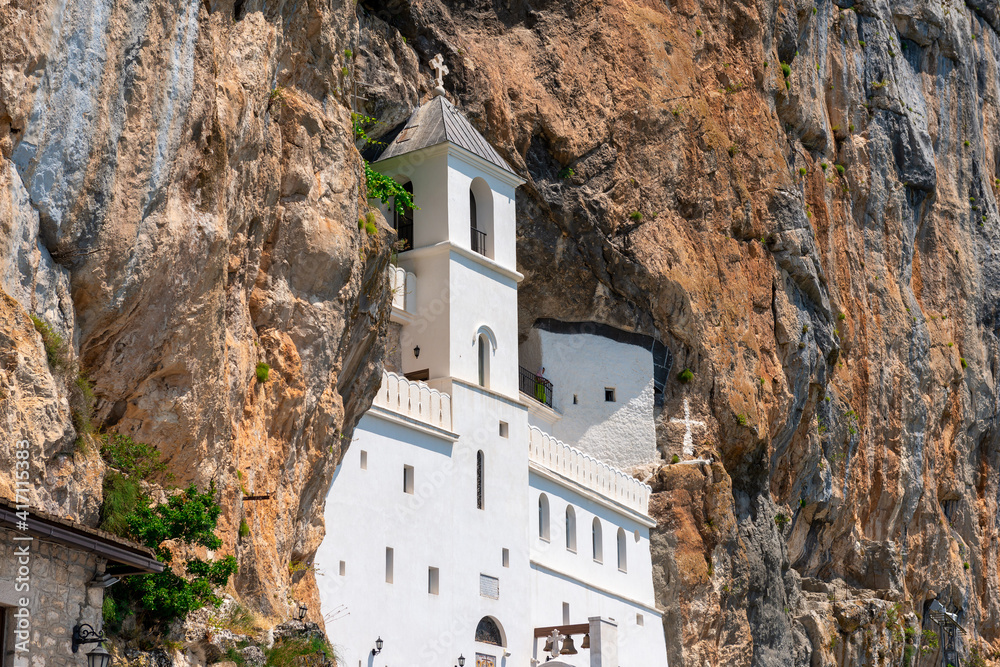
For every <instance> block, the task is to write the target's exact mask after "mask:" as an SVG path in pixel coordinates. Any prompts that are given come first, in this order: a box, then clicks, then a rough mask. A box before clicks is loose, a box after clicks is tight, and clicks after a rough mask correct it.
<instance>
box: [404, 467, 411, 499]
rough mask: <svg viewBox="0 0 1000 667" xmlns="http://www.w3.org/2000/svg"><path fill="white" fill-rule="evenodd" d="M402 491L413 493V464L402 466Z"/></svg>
mask: <svg viewBox="0 0 1000 667" xmlns="http://www.w3.org/2000/svg"><path fill="white" fill-rule="evenodd" d="M403 493H413V466H403Z"/></svg>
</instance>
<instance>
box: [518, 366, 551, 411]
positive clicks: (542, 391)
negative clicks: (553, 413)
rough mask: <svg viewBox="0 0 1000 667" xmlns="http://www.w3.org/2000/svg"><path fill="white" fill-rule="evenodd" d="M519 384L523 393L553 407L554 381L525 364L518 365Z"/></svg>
mask: <svg viewBox="0 0 1000 667" xmlns="http://www.w3.org/2000/svg"><path fill="white" fill-rule="evenodd" d="M517 370H518V385H519V389H520V390H521V393H522V394H527V395H528V396H530V397H531V398H533V399H535V400H536V401H538V402H539V403H541V404H542V405H547V406H549V407H550V408H551V407H552V383H551V382H549V381H548V380H546V379H545V378H543V377H538V376H537V375H536V374H534V373H532V372H531V371H529V370H528V369H527V368H525V367H524V366H518V367H517Z"/></svg>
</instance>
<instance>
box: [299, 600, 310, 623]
mask: <svg viewBox="0 0 1000 667" xmlns="http://www.w3.org/2000/svg"><path fill="white" fill-rule="evenodd" d="M307 611H308V608H307V607H306V606H305V605H304V604H302V605H299V620H300V621H302V620H305V617H306V612H307Z"/></svg>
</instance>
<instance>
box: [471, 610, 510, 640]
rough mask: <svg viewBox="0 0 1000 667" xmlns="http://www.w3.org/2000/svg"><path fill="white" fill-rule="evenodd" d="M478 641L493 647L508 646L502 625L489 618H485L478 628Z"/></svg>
mask: <svg viewBox="0 0 1000 667" xmlns="http://www.w3.org/2000/svg"><path fill="white" fill-rule="evenodd" d="M476 641H477V642H482V643H483V644H492V645H493V646H506V642H504V637H503V630H501V629H500V624H499V623H497V622H496V621H495V620H493V619H492V618H490V617H489V616H483V618H482V619H481V620H480V621H479V625H477V626H476Z"/></svg>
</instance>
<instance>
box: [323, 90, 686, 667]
mask: <svg viewBox="0 0 1000 667" xmlns="http://www.w3.org/2000/svg"><path fill="white" fill-rule="evenodd" d="M441 93H443V91H441V90H440V88H439V90H438V94H437V95H436V96H435V97H433V98H432V99H431V100H430V101H428V102H427V103H425V104H424V105H422V106H421V107H420V108H419V109H418V110H417V111H416V112H415V113H414V114H413V116H412V117H411V118H410V119H409V121H408V122H407V123H406V124H405V126H403V127H401V128H398V130H397V131H396V132H395V133H394V135H393V136H391V137H390V141H388V143H387V146H386V147H385V149H384V151H382V152H381V155H380V156H378V158H377V160H376V161H375V162H374V164H373V167H374V168H377V169H378V170H379V171H381V172H382V173H385V174H387V175H390V176H393V177H394V178H396V179H397V180H398V181H400V182H401V183H406V184H407V187H408V188H411V189H412V192H413V195H414V201H415V203H416V205H417V207H418V208H417V209H416V210H414V211H413V212H412V214H408V215H407V216H392V218H393V220H394V224H395V226H396V228H397V231H398V233H399V236H400V238H401V239H406V240H407V242H408V245H407V246H406V248H407V249H406V250H405V251H403V252H401V253H400V254H399V257H398V267H394V268H393V269H392V270H391V278H392V281H393V286H394V302H393V315H392V318H393V323H394V328H395V337H394V338H395V340H397V341H398V343H397V345H398V349H397V353H396V361H395V363H394V364H393V365H394V366H395V368H394V369H393V370H394V371H395V372H393V371H389V370H387V371H386V372H385V373H384V374H383V381H382V386H381V388H380V390H379V393H378V395H377V396H376V398H375V400H374V403H373V405H372V408H371V409H370V411H369V412H368V413H367V414H366V415H365V416H364V417H363V419H362V420H361V422H360V424H359V425H358V428H357V429H356V432H355V436H354V440H353V441H352V443H351V445H350V447H349V449H348V451H347V453H346V455H345V456H344V458H343V460H342V461H341V463H340V465H339V466H338V469H337V471H336V474H335V477H334V481H333V484H332V486H331V488H330V492H329V495H328V497H327V502H326V514H325V519H326V533H327V538H326V540H325V541H324V542H323V544H322V546H321V547H320V549H319V551H318V552H317V556H316V562H315V564H316V566H317V570H318V573H319V576H318V577H317V581H318V583H319V589H320V596H321V600H322V604H323V614H324V619H325V623H326V630H327V635H328V637H329V638H330V640H331V642H332V643H333V644H334V646H336V647H337V652H338V655H339V658H340V661H339V664H343V665H347V666H348V667H353V665H358V667H380V666H382V665H386V666H391V667H431V666H439V667H449V666H452V665H459V664H460V660H461V662H462V663H464V662H465V661H467V662H468V664H469V665H475V667H498V666H505V667H513V666H515V665H516V666H518V667H521V666H523V667H529V666H531V665H535V664H538V663H540V662H546V661H549V660H552V661H553V662H552V664H567V665H580V666H582V665H590V666H591V667H642V666H644V665H666V664H667V658H666V648H665V640H664V632H663V625H662V619H661V610H659V609H658V608H657V606H656V603H655V600H654V594H653V580H652V563H651V558H650V549H649V536H650V529H651V528H653V527H654V526H655V522H654V521H653V520H652V519H651V518H650V517H649V515H648V511H647V510H648V501H649V493H650V489H649V487H648V486H647V485H645V484H643V483H642V482H641V481H639V480H637V479H635V478H634V477H633V476H632V475H630V474H628V473H627V472H625V471H623V470H620V469H618V468H616V467H614V466H613V465H611V464H609V463H607V462H605V461H604V460H601V458H602V457H599V456H596V455H595V454H597V453H598V452H604V453H608V454H610V455H611V456H610V457H603V458H611V459H612V460H623V461H626V462H627V463H628V464H632V463H642V462H648V460H650V459H651V458H652V457H653V456H655V442H654V437H655V434H654V433H653V421H652V401H653V396H652V382H651V379H652V368H651V366H652V361H651V360H647V359H646V357H645V356H644V353H642V352H641V351H633V350H629V349H619V350H618V352H619V353H620V354H618V356H617V357H612V358H608V359H607V361H608V368H607V369H605V371H604V372H605V373H606V375H607V377H604V376H602V377H593V376H594V375H595V374H599V373H601V372H602V371H601V369H600V368H599V367H598V366H599V364H597V365H595V363H594V362H595V360H594V359H592V358H588V359H587V360H586V363H582V362H583V361H584V360H582V359H577V363H579V364H580V366H581V367H583V368H584V369H585V372H583V373H582V375H579V376H573V375H572V373H571V372H569V371H568V370H566V369H569V368H571V367H572V366H573V364H574V361H573V355H564V357H563V358H562V359H557V358H556V355H555V354H554V353H553V352H552V351H551V350H552V349H555V348H553V344H554V341H555V339H553V338H552V337H551V336H550V335H549V334H545V335H543V336H542V339H539V340H538V341H534V342H533V343H531V345H529V347H528V348H524V349H523V350H522V353H523V354H524V355H526V357H527V359H526V360H521V361H519V346H518V328H517V285H518V282H519V281H520V280H521V279H522V276H521V275H520V274H519V273H518V271H517V267H516V257H515V209H514V197H515V190H516V188H517V187H518V186H519V185H520V184H521V183H522V181H521V179H520V178H519V177H518V176H517V175H516V174H514V172H513V171H512V170H511V168H510V167H509V166H508V165H507V164H506V162H505V161H504V160H503V159H502V158H501V157H500V156H499V155H498V154H497V153H496V151H495V150H494V149H493V148H492V147H491V146H490V145H489V144H488V143H487V142H486V141H485V140H484V139H483V137H482V136H481V135H480V134H479V133H478V132H477V131H476V130H475V129H474V128H473V127H472V126H471V124H469V122H468V121H467V120H466V119H465V118H464V117H463V116H462V114H461V113H460V112H459V111H458V110H457V109H455V107H454V106H452V105H451V104H450V103H449V102H448V100H447V99H446V98H445V97H444V95H443V94H441ZM553 335H555V334H553ZM558 335H559V336H560V340H559V341H556V342H562V343H567V341H569V344H570V345H571V349H572V346H573V345H579V350H582V351H583V353H585V354H587V355H591V356H592V355H593V354H594V353H595V350H596V349H597V348H594V346H595V345H598V346H600V345H603V344H605V343H602V342H600V341H595V340H590V339H579V340H571V339H566V338H565V336H573V335H574V334H573V333H562V334H558ZM583 335H586V334H583ZM529 342H530V341H529ZM536 343H537V344H536ZM616 349H617V348H616ZM546 350H549V352H548V353H546ZM543 356H544V359H543ZM550 359H551V360H552V362H551V363H552V366H553V370H552V373H553V377H556V378H565V382H567V383H571V384H572V383H574V382H584V384H586V386H588V387H591V388H592V387H596V386H599V388H600V390H599V392H598V393H594V394H593V395H588V396H587V400H588V401H591V400H592V401H593V403H594V404H593V406H591V407H586V406H581V404H580V401H581V395H582V394H583V393H584V390H583V389H582V388H581V389H578V390H576V391H575V392H574V391H573V390H572V389H571V388H569V387H560V386H559V385H557V384H554V383H553V382H552V381H550V380H549V379H548V369H546V371H545V372H541V370H540V367H534V368H532V367H531V366H532V365H534V364H536V363H539V364H541V363H550V361H549V360H550ZM622 360H626V361H628V363H612V362H618V361H622ZM596 361H598V362H599V361H600V360H596ZM647 361H648V363H647ZM525 364H529V366H528V367H527V368H525ZM567 373H568V374H567ZM637 374H638V377H637ZM646 374H648V377H645V375H646ZM609 388H610V389H613V390H615V393H616V398H617V396H618V394H617V392H622V393H621V394H620V396H621V399H622V400H621V401H620V403H619V405H618V406H614V405H598V402H599V401H603V399H605V398H608V397H610V394H604V393H600V392H603V391H604V390H605V389H609ZM574 394H575V395H574ZM569 396H573V397H574V398H573V399H569V400H573V402H572V403H571V402H568V400H567V397H569ZM574 399H575V400H574ZM604 402H605V403H608V404H610V403H614V401H610V400H608V401H604ZM588 405H589V404H588ZM571 406H576V407H579V408H580V409H579V410H574V409H573V408H572V407H571ZM585 407H586V409H584V408H585ZM560 408H562V409H560ZM626 408H627V409H626ZM622 409H626V410H625V412H622ZM616 419H617V420H620V421H622V423H623V424H625V425H627V428H626V429H625V430H624V431H622V430H621V429H618V430H613V431H607V430H605V431H602V430H601V424H603V423H606V422H609V420H610V421H611V422H614V420H616ZM636 420H638V421H640V422H642V423H639V424H634V423H633V422H635V421H636ZM554 424H559V425H560V426H558V427H554V426H553V425H554ZM629 429H631V430H629ZM553 430H555V431H558V432H560V433H566V434H570V435H573V436H575V437H576V439H577V440H578V442H576V443H575V444H577V445H578V446H571V445H570V444H566V443H565V442H563V441H562V440H560V439H558V438H557V437H554V435H553ZM616 434H618V435H617V436H616ZM633 436H634V437H635V439H636V440H638V441H639V442H636V443H635V449H634V450H631V451H630V450H629V448H628V446H627V443H625V441H627V440H630V439H631V438H632V437H633ZM616 437H617V439H618V440H620V441H622V442H619V443H617V444H615V445H614V446H612V447H610V448H607V447H606V445H607V442H608V440H609V439H611V440H614V439H615V438H616ZM602 448H603V449H602Z"/></svg>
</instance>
